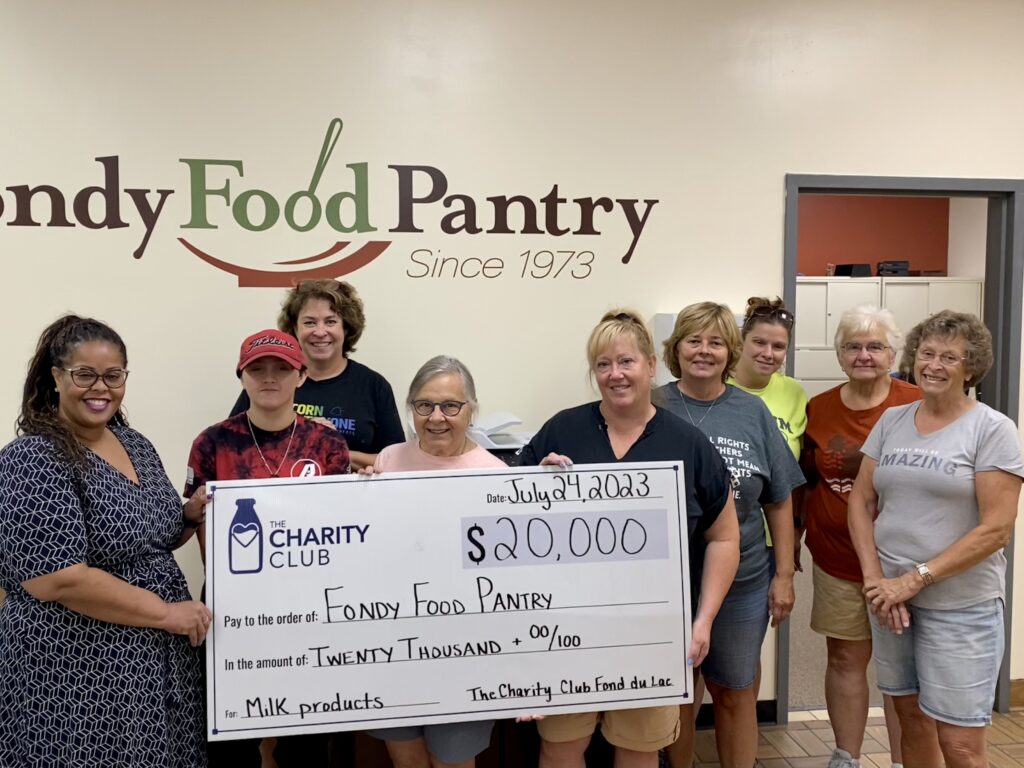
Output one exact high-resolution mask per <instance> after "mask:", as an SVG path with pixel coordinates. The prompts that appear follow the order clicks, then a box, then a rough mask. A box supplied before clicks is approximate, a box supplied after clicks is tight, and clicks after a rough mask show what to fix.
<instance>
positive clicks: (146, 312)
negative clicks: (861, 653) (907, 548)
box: [0, 0, 1024, 691]
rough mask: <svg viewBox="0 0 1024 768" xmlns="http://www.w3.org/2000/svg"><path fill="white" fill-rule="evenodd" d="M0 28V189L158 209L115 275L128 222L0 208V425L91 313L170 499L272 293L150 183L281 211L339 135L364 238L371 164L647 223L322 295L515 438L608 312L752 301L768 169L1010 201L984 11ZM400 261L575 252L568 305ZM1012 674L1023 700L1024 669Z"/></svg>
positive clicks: (451, 4)
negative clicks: (51, 351)
mask: <svg viewBox="0 0 1024 768" xmlns="http://www.w3.org/2000/svg"><path fill="white" fill-rule="evenodd" d="M2 7H3V15H4V19H3V21H4V23H3V24H2V25H0V96H2V98H3V103H4V113H5V117H6V119H5V121H4V132H3V138H2V141H0V173H2V178H0V181H2V182H3V186H7V185H11V184H23V183H28V184H37V183H56V184H58V185H59V186H61V187H62V188H65V189H69V190H77V189H79V188H81V187H83V186H86V185H90V184H95V183H97V182H98V180H99V179H100V172H99V170H100V169H99V165H98V164H97V163H95V162H94V161H93V160H92V158H94V157H97V156H101V155H109V154H117V155H119V156H120V158H121V186H122V187H125V186H142V187H154V186H161V187H168V188H174V189H176V190H177V191H176V192H175V194H174V195H172V196H171V198H170V199H169V201H168V203H167V210H166V211H165V212H164V213H163V215H162V218H161V220H160V222H159V224H158V227H157V231H156V233H155V234H154V236H153V240H152V242H151V243H150V244H149V247H148V250H147V252H146V254H145V256H144V257H143V258H142V259H140V260H137V261H136V260H134V259H132V257H131V255H130V253H131V251H132V250H133V249H134V248H135V247H136V246H137V244H138V241H139V239H140V234H141V233H140V228H139V225H138V223H137V220H135V219H133V220H132V226H130V227H129V228H127V229H122V230H117V231H112V232H111V231H96V232H93V231H85V230H83V229H82V228H80V227H78V228H74V229H49V228H39V229H28V228H21V227H7V226H4V225H5V224H6V223H7V222H9V221H10V218H11V216H12V212H11V211H10V210H8V211H6V212H2V213H0V232H2V234H0V238H2V239H0V242H2V243H3V256H4V280H3V281H2V283H0V304H2V306H3V307H4V308H5V313H6V314H5V317H6V319H7V323H8V327H9V328H11V329H16V331H17V332H16V333H11V334H9V339H8V343H7V350H6V351H7V355H8V360H9V370H10V371H11V374H10V375H9V376H8V377H7V378H6V379H5V380H4V381H3V382H0V421H2V423H5V424H10V423H11V422H12V421H13V419H14V417H15V414H16V410H17V403H18V400H19V388H20V386H21V375H22V371H23V366H24V361H26V360H27V359H28V357H29V355H30V353H31V350H32V347H33V343H34V341H35V338H36V335H37V334H38V332H39V330H40V329H41V328H42V327H43V326H44V325H45V324H46V323H47V322H49V321H50V320H51V319H52V318H53V317H54V316H55V315H56V314H58V313H60V312H63V311H66V310H69V309H73V310H76V311H79V312H83V313H91V314H95V315H97V316H100V317H102V318H104V319H106V320H108V321H110V322H111V323H112V324H113V325H115V326H116V327H117V328H119V329H120V330H121V331H122V333H123V334H124V335H125V338H126V341H127V343H128V346H129V352H130V358H131V361H130V367H131V369H132V377H131V381H130V383H129V390H128V395H127V400H126V403H127V406H128V409H129V411H130V415H131V418H132V421H133V424H134V425H136V426H138V427H139V428H140V429H141V430H142V431H143V432H144V433H146V434H147V435H148V436H149V437H150V438H151V439H153V441H154V442H155V443H156V445H157V448H158V449H159V451H160V453H161V455H162V456H163V458H164V461H165V463H166V465H167V468H168V470H169V472H170V474H171V477H172V478H173V479H174V480H175V482H176V483H180V482H181V480H182V478H183V474H184V472H183V468H184V464H185V459H186V455H187V452H188V447H189V443H190V441H191V439H192V437H193V436H194V435H195V434H196V433H197V432H198V431H199V430H200V429H202V428H203V427H204V426H206V425H208V424H209V423H212V422H213V421H215V420H217V419H219V418H221V417H222V416H223V415H224V414H225V413H226V411H227V408H228V407H229V405H230V404H231V402H232V401H233V399H234V397H235V393H236V391H237V386H238V384H237V381H236V379H235V378H234V376H233V370H232V368H233V359H234V356H235V354H236V349H237V344H238V342H239V341H240V339H241V338H242V337H243V336H244V335H245V334H246V333H248V332H250V331H252V330H255V329H256V328H257V327H260V326H264V325H269V324H271V323H272V321H273V317H274V315H275V312H276V308H277V303H278V301H279V298H280V296H281V291H279V290H273V289H245V290H240V289H238V288H237V287H236V286H235V282H234V280H233V279H232V278H230V277H228V276H227V275H225V274H223V273H221V272H218V271H216V270H214V269H212V268H210V267H208V266H206V265H205V264H203V263H201V262H200V261H198V260H197V259H196V258H195V257H193V256H192V255H190V254H188V253H187V252H185V251H184V250H183V249H182V248H181V246H180V245H179V244H178V243H177V242H176V238H177V237H179V236H182V235H183V234H186V233H185V232H183V231H182V230H181V229H180V227H181V225H182V224H183V223H184V222H185V221H186V220H187V216H188V206H187V204H186V203H187V201H186V199H185V185H186V184H187V174H186V172H185V169H184V166H183V165H181V164H180V163H179V162H178V159H179V158H182V157H206V158H224V159H239V160H242V161H244V163H245V173H246V176H245V179H243V180H237V179H233V180H232V186H233V188H234V189H235V194H237V192H238V191H241V190H242V189H244V188H247V187H248V185H250V184H251V185H253V186H258V187H260V188H263V189H268V190H271V191H273V192H274V193H275V194H278V195H280V196H281V197H283V196H284V195H286V194H288V193H289V192H291V191H293V190H296V189H302V188H304V187H305V186H306V185H307V184H308V183H309V178H310V174H311V172H312V168H313V164H314V161H315V159H316V156H317V153H318V152H319V148H320V142H321V140H322V137H323V132H324V130H325V128H326V125H327V122H328V121H329V120H330V118H332V117H335V116H340V117H342V118H343V119H344V120H345V123H346V126H345V130H344V132H343V133H342V136H341V140H340V141H339V143H338V149H337V152H336V155H335V158H334V159H333V160H332V161H331V166H330V169H329V171H328V172H327V173H326V174H325V181H324V188H327V187H328V186H329V185H333V187H334V188H335V189H342V188H346V189H347V188H348V186H346V185H349V184H350V176H349V175H348V173H347V172H346V171H345V169H344V164H345V163H348V162H361V161H366V162H368V163H369V164H370V167H371V199H372V209H373V212H374V213H373V218H374V219H375V221H374V223H375V224H376V225H377V226H378V227H379V231H378V233H376V235H377V236H379V237H380V238H381V239H387V238H388V237H391V236H390V235H388V234H387V232H386V229H387V227H389V226H390V225H391V224H392V223H393V221H394V206H393V198H394V182H393V175H392V174H390V173H389V172H388V171H387V169H386V166H387V165H388V164H389V163H407V164H430V165H435V166H438V167H441V168H442V169H443V170H444V171H445V172H446V174H447V175H448V178H449V181H450V183H451V190H450V191H452V192H461V193H466V194H471V195H473V196H474V197H476V198H477V199H479V200H482V199H483V198H484V197H486V196H487V195H493V194H512V193H524V194H530V195H532V196H534V197H539V196H541V195H543V194H544V193H545V192H547V190H548V189H550V187H551V184H552V183H555V182H557V183H558V184H559V185H560V190H561V191H562V193H563V195H564V196H566V197H570V198H571V197H573V196H596V195H599V194H605V195H610V196H613V197H641V198H658V199H659V200H660V201H661V202H660V203H659V204H658V206H657V207H656V208H655V209H654V212H653V213H652V215H651V219H650V220H649V223H648V225H647V228H646V230H645V232H644V235H643V237H642V239H641V241H640V245H639V246H638V249H637V252H636V254H635V255H634V257H633V261H632V263H631V264H629V265H622V264H620V263H619V260H618V259H619V256H621V254H622V253H623V252H624V250H625V247H626V245H627V244H628V242H629V233H628V229H627V227H626V226H625V224H624V222H623V221H622V220H621V218H620V217H611V216H609V217H608V220H609V222H610V223H609V226H608V228H607V231H606V232H605V234H604V235H602V236H601V237H600V238H590V239H588V238H584V237H582V236H580V237H567V238H563V239H561V240H556V239H555V238H549V237H539V236H532V237H526V236H514V235H491V236H485V235H478V236H474V237H469V236H461V237H459V236H443V235H441V234H440V233H439V231H438V228H437V222H438V218H439V216H440V215H441V213H443V212H444V211H442V212H441V213H439V212H438V211H437V210H433V211H431V213H430V215H429V216H426V215H425V216H424V217H423V225H422V226H423V228H424V229H425V230H426V231H425V232H424V234H422V235H415V236H414V235H396V236H394V241H395V242H394V244H393V245H392V246H391V248H390V249H389V251H388V252H386V253H385V255H383V256H382V257H381V258H379V259H377V260H376V261H375V262H373V263H372V264H370V265H368V266H367V267H364V268H363V269H361V270H359V271H358V272H356V273H353V274H352V275H350V276H349V277H348V279H350V280H351V281H352V282H353V283H354V284H355V285H356V286H357V288H358V289H359V291H360V293H361V295H362V296H363V298H364V299H365V301H366V306H367V311H368V315H369V327H368V330H367V334H366V336H365V338H364V340H363V341H362V343H361V344H360V345H359V351H358V353H357V355H356V356H357V358H358V359H360V360H363V361H364V362H366V363H368V364H370V365H371V366H372V367H374V368H376V369H378V370H379V371H381V372H382V373H384V374H385V375H386V376H387V377H388V378H389V379H390V380H391V381H392V382H393V383H394V384H395V387H396V389H397V390H398V391H399V392H401V391H402V390H403V389H404V387H405V384H406V382H407V381H408V380H409V378H410V377H411V374H412V373H413V371H414V370H415V368H416V367H417V366H418V365H419V363H420V362H422V361H423V360H424V359H426V358H427V357H428V356H430V355H433V354H435V353H438V352H441V351H445V352H448V353H450V354H455V355H458V356H460V357H462V358H463V359H464V360H465V361H466V362H467V363H468V364H469V366H470V367H471V368H472V370H473V372H474V374H475V375H476V378H477V385H478V390H479V392H480V395H481V399H482V404H483V407H484V410H488V409H491V408H495V409H497V408H501V409H509V410H513V411H515V412H516V413H518V414H520V415H521V416H522V417H523V418H524V419H525V420H526V422H527V425H528V426H530V427H536V426H538V425H539V424H540V423H541V422H542V420H543V419H545V418H546V417H548V416H549V415H550V414H552V413H553V412H554V411H555V410H557V409H559V408H562V407H565V406H568V405H571V404H574V403H578V402H580V401H581V400H583V399H585V398H588V397H591V392H590V390H589V388H588V385H587V384H586V380H585V369H584V362H583V354H582V347H583V342H584V339H585V336H586V333H587V331H588V330H589V328H590V327H591V326H592V325H593V323H594V321H595V320H596V319H597V317H598V315H599V314H600V313H601V312H602V311H604V310H605V309H606V308H608V307H609V306H612V305H616V304H620V303H627V304H631V305H634V306H636V307H637V308H638V309H640V311H641V312H642V313H643V314H644V315H645V316H648V317H650V316H652V315H654V314H655V313H658V312H675V311H677V310H678V309H679V308H680V307H681V306H682V305H684V304H686V303H689V302H692V301H695V300H700V299H706V298H713V299H717V300H722V301H726V302H729V303H730V304H732V305H733V306H740V305H741V302H742V301H743V300H744V299H745V298H746V297H747V296H748V295H751V294H753V293H767V292H780V291H781V290H782V240H783V189H784V174H785V173H787V172H798V173H836V174H847V173H849V174H881V175H896V176H903V175H905V176H969V177H1016V178H1021V177H1024V145H1022V143H1021V142H1020V139H1019V129H1018V126H1019V125H1021V123H1022V121H1024V103H1022V101H1021V100H1020V98H1019V94H1020V92H1021V86H1022V78H1024V76H1022V75H1021V74H1020V73H1022V72H1024V50H1022V49H1021V47H1020V45H1019V36H1020V33H1021V31H1022V29H1024V6H1021V5H1020V4H1019V3H1016V2H1014V1H1013V0H1007V1H1006V2H979V3H972V4H964V3H961V2H957V0H930V1H928V2H925V1H924V0H918V1H917V2H906V3H898V4H895V3H887V2H881V1H880V0H875V1H874V2H867V3H859V4H846V3H838V2H825V3H813V4H812V3H806V2H801V1H800V0H791V1H790V2H779V3H771V4H765V3H760V2H753V0H740V1H738V2H733V3H718V4H710V3H703V2H697V1H696V0H688V1H687V2H678V3H662V2H647V3H635V4H622V3H618V2H611V0H588V1H587V2H583V1H582V0H569V1H568V2H562V3H559V4H557V6H552V5H551V4H550V3H545V2H540V0H523V1H522V2H519V3H516V4H513V5H502V6H494V5H491V4H470V3H463V2H455V0H436V2H433V3H430V4H418V3H410V2H382V3H377V4H373V5H366V4H359V5H356V4H352V3H349V4H343V3H324V2H318V3H306V4H303V5H302V6H301V8H300V7H298V6H295V5H288V4H281V3H271V2H257V3H249V4H246V5H245V6H239V5H237V4H229V3H219V4H211V3H207V4H202V5H198V4H178V5H175V6H174V7H173V9H172V8H170V7H169V6H166V5H165V4H160V3H155V2H142V3H134V4H124V3H115V2H112V0H105V1H104V0H101V1H100V2H95V3H89V4H66V3H56V2H37V3H33V4H22V3H14V2H4V3H3V6H2ZM954 52H955V55H954ZM0 198H2V199H3V200H4V202H5V203H7V204H8V205H9V206H10V204H11V196H10V193H9V192H7V191H5V190H3V189H2V188H0ZM435 208H436V207H435ZM216 210H217V211H221V210H222V209H220V208H217V209H216ZM127 213H130V209H129V211H128V212H127ZM220 218H221V220H222V221H224V220H225V217H223V216H220ZM196 239H201V240H202V241H203V242H204V244H206V245H207V246H208V247H209V248H211V249H213V250H216V251H217V252H218V253H220V254H223V255H226V256H227V257H229V258H231V259H234V260H235V261H239V262H241V261H248V262H249V263H251V264H253V265H267V264H269V263H270V262H271V261H272V260H275V259H276V260H281V259H282V258H296V257H299V256H303V255H307V254H311V253H314V252H316V251H318V250H321V249H322V248H324V247H326V245H329V244H330V242H332V241H333V239H332V238H331V237H330V234H329V233H328V234H325V233H324V232H322V231H320V230H317V231H316V232H314V233H309V234H307V235H297V234H294V233H291V232H286V231H284V230H282V229H281V228H277V229H274V230H270V231H268V232H266V233H262V234H258V235H255V234H245V233H239V232H238V230H237V228H231V227H223V228H222V229H221V230H219V231H218V232H216V233H206V234H203V236H202V238H200V237H199V236H198V235H197V236H196ZM417 247H428V248H441V249H442V250H443V251H444V254H445V255H460V256H470V255H499V256H502V257H504V258H506V259H507V260H509V261H510V262H511V265H512V268H513V271H515V272H517V271H518V262H517V255H518V254H519V253H521V252H522V251H524V250H526V249H527V248H534V249H536V248H542V247H562V248H566V247H568V248H576V249H579V248H589V249H591V250H593V251H594V252H595V255H596V258H595V269H594V274H593V277H591V278H588V279H586V280H581V281H565V280H562V281H549V282H536V283H534V282H531V281H523V280H520V279H518V278H516V277H512V278H508V279H505V278H503V279H500V280H493V281H470V282H452V281H424V280H412V279H410V278H407V277H405V276H404V274H403V271H404V269H405V267H406V260H407V258H408V254H409V252H410V251H411V250H413V249H414V248H417ZM4 414H6V415H4ZM190 570H191V571H192V574H193V579H195V578H196V571H195V569H194V567H193V566H191V565H190ZM1018 572H1024V568H1019V569H1018ZM1017 594H1018V595H1021V596H1022V597H1024V586H1022V587H1019V588H1018V590H1017ZM1016 602H1018V601H1015V603H1016ZM1016 615H1017V617H1022V616H1024V610H1020V607H1019V606H1018V611H1017V614H1016ZM1016 635H1017V637H1024V634H1021V633H1020V632H1018V633H1016ZM1013 672H1014V677H1024V649H1020V648H1015V652H1014V655H1013ZM773 686H774V681H773V680H772V679H771V671H770V669H768V668H766V679H765V684H764V689H765V690H768V691H770V690H771V689H772V688H773Z"/></svg>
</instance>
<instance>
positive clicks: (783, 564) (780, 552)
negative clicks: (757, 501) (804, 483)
mask: <svg viewBox="0 0 1024 768" xmlns="http://www.w3.org/2000/svg"><path fill="white" fill-rule="evenodd" d="M764 516H765V519H766V520H767V521H768V531H769V533H771V535H772V546H773V547H774V549H775V574H776V575H777V576H782V577H789V578H792V577H793V573H794V572H795V571H796V562H795V560H794V557H793V547H794V546H795V544H794V542H795V541H796V533H795V531H794V528H793V505H792V503H791V502H790V499H789V497H787V498H786V499H785V500H784V501H780V502H778V503H777V504H765V505H764Z"/></svg>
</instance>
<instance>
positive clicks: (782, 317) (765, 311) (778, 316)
mask: <svg viewBox="0 0 1024 768" xmlns="http://www.w3.org/2000/svg"><path fill="white" fill-rule="evenodd" d="M764 318H768V319H771V320H778V321H779V322H780V323H782V325H784V326H785V327H786V330H791V329H792V328H793V323H795V322H796V315H794V314H793V313H792V312H790V311H789V310H788V309H786V308H785V307H773V306H772V305H771V304H761V305H760V306H757V307H754V308H753V309H751V310H750V314H748V315H747V319H746V320H745V321H744V323H743V325H744V326H746V327H750V326H751V325H753V324H754V321H755V320H759V319H764Z"/></svg>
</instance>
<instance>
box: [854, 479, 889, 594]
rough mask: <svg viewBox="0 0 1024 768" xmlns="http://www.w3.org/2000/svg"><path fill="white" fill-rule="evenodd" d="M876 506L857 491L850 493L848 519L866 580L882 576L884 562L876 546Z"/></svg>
mask: <svg viewBox="0 0 1024 768" xmlns="http://www.w3.org/2000/svg"><path fill="white" fill-rule="evenodd" d="M874 512H875V507H874V504H873V503H869V502H868V500H866V499H864V498H863V497H861V496H860V495H859V494H857V493H851V494H850V501H849V504H848V505H847V512H846V519H847V523H848V525H849V527H850V539H851V540H852V542H853V548H854V549H855V550H856V552H857V559H858V560H859V561H860V570H861V574H863V577H864V579H865V580H867V579H880V578H882V576H883V574H882V562H881V560H879V559H878V549H877V548H876V547H875V520H874V518H875V514H874Z"/></svg>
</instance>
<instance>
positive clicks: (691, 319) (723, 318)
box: [661, 301, 743, 384]
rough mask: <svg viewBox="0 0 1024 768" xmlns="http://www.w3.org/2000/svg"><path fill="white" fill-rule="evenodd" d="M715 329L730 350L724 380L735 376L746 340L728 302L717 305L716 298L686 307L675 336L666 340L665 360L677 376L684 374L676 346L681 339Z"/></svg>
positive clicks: (682, 312)
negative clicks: (737, 363)
mask: <svg viewBox="0 0 1024 768" xmlns="http://www.w3.org/2000/svg"><path fill="white" fill-rule="evenodd" d="M707 328H711V329H712V330H714V331H715V332H716V333H718V335H719V336H721V337H722V340H723V341H725V345H726V347H727V348H728V350H729V357H728V358H727V359H726V361H725V370H723V371H722V383H723V384H724V383H725V382H726V380H728V378H729V377H730V376H731V375H732V372H733V369H734V368H735V367H736V361H737V360H739V358H740V353H741V352H742V350H743V340H742V339H741V338H740V329H739V328H737V327H736V318H735V317H734V316H733V314H732V310H731V309H729V307H727V306H726V305H725V304H716V303H715V302H713V301H701V302H698V303H697V304H690V305H689V306H688V307H683V308H682V309H681V310H680V312H679V314H678V315H676V324H675V328H673V330H672V335H671V336H669V337H668V338H667V339H666V340H665V346H664V350H663V352H662V358H661V359H662V360H664V361H665V365H666V366H667V367H668V369H669V371H671V373H672V375H673V376H675V377H676V378H677V379H678V378H679V377H680V376H682V375H683V370H682V368H680V366H679V353H678V351H677V349H676V347H678V346H679V342H680V341H682V340H683V339H685V338H686V337H687V336H692V335H693V334H695V333H700V332H701V331H703V330H705V329H707Z"/></svg>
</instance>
